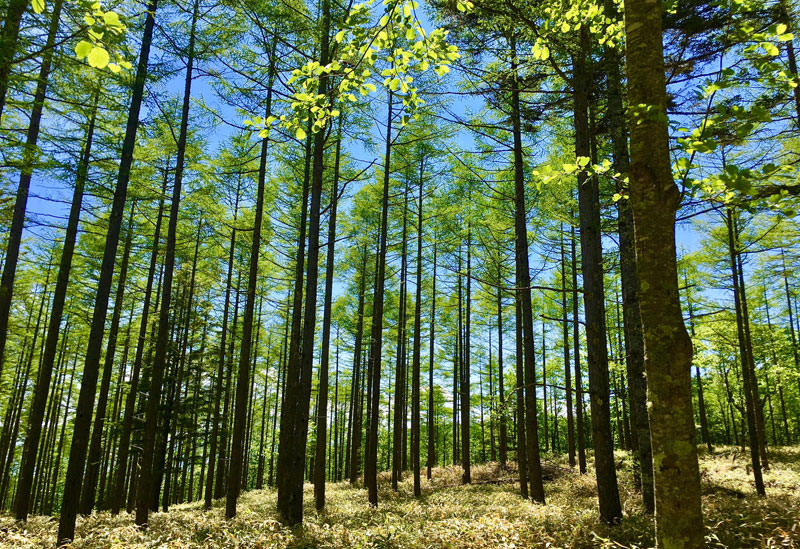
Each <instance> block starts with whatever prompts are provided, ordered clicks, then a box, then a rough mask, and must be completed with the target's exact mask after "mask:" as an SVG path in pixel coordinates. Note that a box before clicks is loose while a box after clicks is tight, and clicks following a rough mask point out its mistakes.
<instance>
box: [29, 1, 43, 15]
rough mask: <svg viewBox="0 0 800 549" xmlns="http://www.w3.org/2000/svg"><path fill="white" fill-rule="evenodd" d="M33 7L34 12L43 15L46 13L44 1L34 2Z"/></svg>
mask: <svg viewBox="0 0 800 549" xmlns="http://www.w3.org/2000/svg"><path fill="white" fill-rule="evenodd" d="M31 5H32V6H33V11H35V12H36V13H42V12H43V11H44V0H33V2H31Z"/></svg>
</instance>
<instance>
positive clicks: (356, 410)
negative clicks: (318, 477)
mask: <svg viewBox="0 0 800 549" xmlns="http://www.w3.org/2000/svg"><path fill="white" fill-rule="evenodd" d="M361 254H362V255H361V257H362V260H361V275H360V279H359V282H358V318H357V319H356V339H355V343H354V346H353V390H354V394H353V395H352V399H353V418H352V422H353V427H352V435H351V436H352V441H353V442H352V443H351V445H350V484H355V483H356V482H357V481H358V478H359V476H360V473H361V437H362V431H363V429H362V424H363V417H364V411H363V406H362V398H361V396H362V393H363V391H362V390H361V386H362V385H363V383H362V378H363V376H364V374H363V372H362V370H363V367H362V364H361V345H362V340H363V338H364V298H365V293H366V292H365V287H366V284H367V244H366V242H365V243H364V245H363V246H362V248H361Z"/></svg>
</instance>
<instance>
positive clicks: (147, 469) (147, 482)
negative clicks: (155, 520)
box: [135, 0, 199, 527]
mask: <svg viewBox="0 0 800 549" xmlns="http://www.w3.org/2000/svg"><path fill="white" fill-rule="evenodd" d="M198 8H199V0H195V4H194V10H193V14H192V27H191V31H190V34H189V50H188V54H187V62H186V79H185V82H184V87H183V107H182V109H181V126H180V133H179V135H178V143H177V145H178V148H177V160H176V163H175V182H174V183H173V187H172V201H171V203H170V209H169V224H168V225H167V243H166V247H165V249H164V281H163V284H162V288H161V291H162V294H161V310H160V312H159V319H158V335H157V336H156V349H155V358H154V360H153V366H152V370H151V373H150V391H149V394H148V397H147V406H146V411H145V423H144V435H143V437H144V438H143V444H142V458H141V461H140V467H139V478H138V486H137V490H138V492H137V495H136V499H137V501H136V520H135V522H136V525H137V526H140V527H145V526H147V519H148V514H149V511H150V501H149V498H150V495H151V490H152V486H153V456H154V449H155V443H156V429H157V427H158V419H159V418H158V415H159V414H158V407H159V403H160V402H161V389H162V387H161V386H162V383H163V379H164V370H165V368H166V359H167V356H166V353H167V347H168V339H169V329H170V302H171V300H172V278H173V274H174V269H175V241H176V239H177V232H178V214H179V212H180V203H181V184H182V182H183V171H184V164H185V162H184V158H185V155H186V140H187V133H188V127H189V107H190V105H191V96H192V77H193V74H192V73H193V69H194V65H193V64H194V43H195V28H196V26H197V15H198Z"/></svg>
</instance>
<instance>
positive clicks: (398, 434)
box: [392, 181, 408, 492]
mask: <svg viewBox="0 0 800 549" xmlns="http://www.w3.org/2000/svg"><path fill="white" fill-rule="evenodd" d="M400 245H401V252H400V296H399V298H400V299H399V311H398V315H397V350H396V352H395V358H396V362H395V378H394V379H395V381H394V403H395V406H394V427H393V429H392V490H394V491H395V492H396V491H397V482H398V481H399V480H401V477H402V472H403V466H402V460H403V446H404V444H403V425H404V424H405V422H406V416H405V414H404V412H403V408H404V404H405V401H406V393H407V391H406V377H407V376H406V353H405V343H406V306H407V302H408V295H407V294H408V286H407V277H408V182H407V181H406V185H405V190H404V192H403V232H402V236H401V244H400Z"/></svg>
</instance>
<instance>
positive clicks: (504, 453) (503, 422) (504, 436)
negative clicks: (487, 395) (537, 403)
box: [497, 264, 508, 467]
mask: <svg viewBox="0 0 800 549" xmlns="http://www.w3.org/2000/svg"><path fill="white" fill-rule="evenodd" d="M497 385H498V391H499V393H500V407H499V408H500V413H499V419H498V421H499V422H500V429H499V431H500V441H499V442H500V448H499V458H500V466H501V467H505V466H506V462H507V461H508V425H507V423H508V420H507V418H506V406H507V404H506V395H505V392H506V391H505V374H504V372H503V277H502V274H501V272H500V265H499V264H498V266H497Z"/></svg>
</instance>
